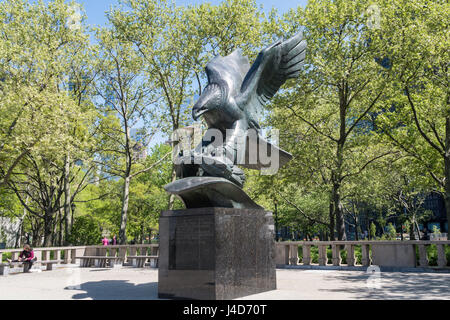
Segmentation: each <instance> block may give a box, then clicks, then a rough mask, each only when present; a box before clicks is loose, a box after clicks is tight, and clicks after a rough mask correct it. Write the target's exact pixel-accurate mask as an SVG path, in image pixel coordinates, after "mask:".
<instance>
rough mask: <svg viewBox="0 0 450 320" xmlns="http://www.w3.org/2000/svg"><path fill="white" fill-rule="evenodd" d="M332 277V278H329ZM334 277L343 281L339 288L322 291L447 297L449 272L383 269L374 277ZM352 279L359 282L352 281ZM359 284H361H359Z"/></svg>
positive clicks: (375, 296) (379, 296)
mask: <svg viewBox="0 0 450 320" xmlns="http://www.w3.org/2000/svg"><path fill="white" fill-rule="evenodd" d="M330 280H331V279H330ZM333 280H334V281H335V280H339V281H342V287H341V288H339V289H322V290H321V291H334V292H348V293H353V294H355V295H357V296H358V297H359V298H361V299H411V300H414V299H427V300H436V299H448V298H449V288H450V276H448V275H444V274H439V273H409V272H405V273H401V272H395V273H384V272H381V273H380V274H379V275H377V276H375V277H373V276H370V277H369V275H368V274H365V273H361V274H359V275H348V274H334V275H333ZM352 283H353V284H355V283H359V285H353V286H352ZM361 284H362V285H361Z"/></svg>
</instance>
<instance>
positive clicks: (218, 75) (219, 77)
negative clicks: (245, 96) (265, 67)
mask: <svg viewBox="0 0 450 320" xmlns="http://www.w3.org/2000/svg"><path fill="white" fill-rule="evenodd" d="M249 69H250V64H249V62H248V59H247V57H244V56H243V55H242V52H241V51H240V50H235V51H233V53H231V54H230V55H228V56H226V57H221V56H217V57H215V58H214V59H212V60H211V61H210V62H209V63H208V64H207V65H206V75H207V76H208V85H207V86H206V88H205V90H204V91H203V93H202V95H201V96H200V98H199V99H198V101H197V103H196V104H195V105H194V108H193V110H192V117H193V118H194V120H197V119H198V118H200V116H202V115H205V117H207V114H208V113H209V112H211V111H220V112H224V113H226V112H227V111H228V110H229V109H228V108H227V107H226V106H227V105H229V104H230V100H231V98H232V97H235V96H236V95H237V94H238V93H239V90H240V88H241V85H242V82H243V81H244V77H245V75H246V74H247V72H248V70H249Z"/></svg>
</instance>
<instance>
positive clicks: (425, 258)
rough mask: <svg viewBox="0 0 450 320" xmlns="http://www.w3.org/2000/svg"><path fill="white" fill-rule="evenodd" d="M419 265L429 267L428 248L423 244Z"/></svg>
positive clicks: (420, 250) (421, 245) (420, 246)
mask: <svg viewBox="0 0 450 320" xmlns="http://www.w3.org/2000/svg"><path fill="white" fill-rule="evenodd" d="M419 265H420V266H421V267H428V255H427V248H426V247H425V245H423V244H419Z"/></svg>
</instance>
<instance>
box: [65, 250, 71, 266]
mask: <svg viewBox="0 0 450 320" xmlns="http://www.w3.org/2000/svg"><path fill="white" fill-rule="evenodd" d="M69 252H70V251H69V250H67V249H65V250H64V264H68V263H69Z"/></svg>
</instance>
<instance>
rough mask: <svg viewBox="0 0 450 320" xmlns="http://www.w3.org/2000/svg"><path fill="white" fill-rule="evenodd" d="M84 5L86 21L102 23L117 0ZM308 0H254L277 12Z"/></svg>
mask: <svg viewBox="0 0 450 320" xmlns="http://www.w3.org/2000/svg"><path fill="white" fill-rule="evenodd" d="M77 2H79V3H81V4H82V5H83V7H84V10H85V12H86V14H87V16H88V23H89V24H91V25H104V24H105V22H106V18H105V11H108V10H109V8H110V7H111V5H114V4H116V3H117V0H78V1H77ZM175 2H176V3H177V4H178V5H193V4H201V3H207V2H209V3H212V4H219V3H220V2H222V1H221V0H175ZM307 2H308V0H256V3H257V4H258V5H262V6H263V8H264V11H266V12H268V11H270V10H271V9H272V8H273V7H275V8H277V9H278V11H279V12H286V11H288V10H289V9H290V8H296V7H298V6H299V5H300V6H305V5H306V3H307Z"/></svg>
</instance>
